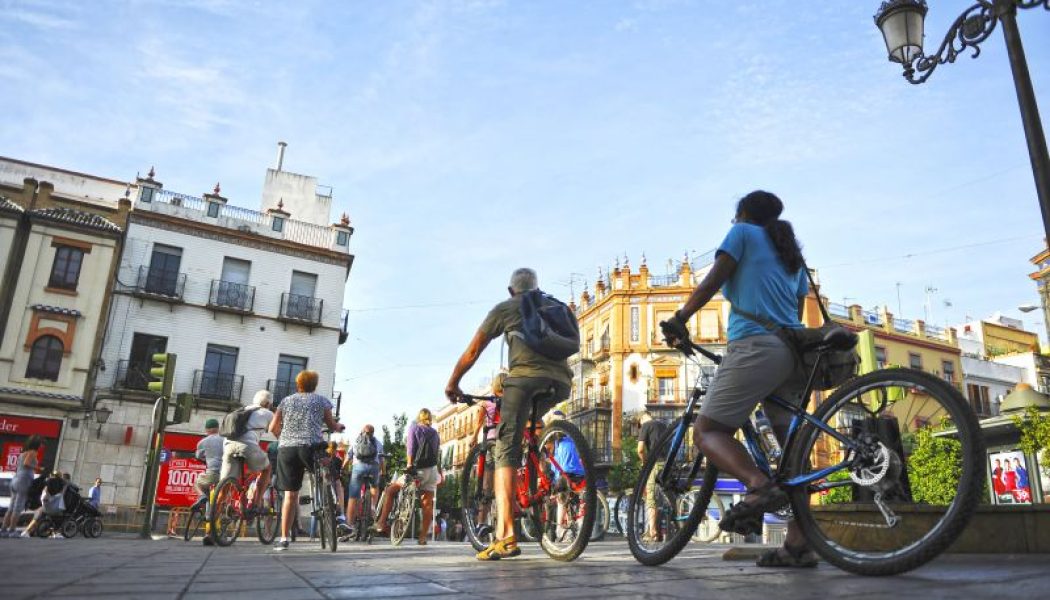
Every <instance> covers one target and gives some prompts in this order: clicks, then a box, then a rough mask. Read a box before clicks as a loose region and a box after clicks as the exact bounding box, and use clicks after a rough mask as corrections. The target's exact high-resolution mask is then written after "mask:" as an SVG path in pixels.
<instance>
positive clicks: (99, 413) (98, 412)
mask: <svg viewBox="0 0 1050 600" xmlns="http://www.w3.org/2000/svg"><path fill="white" fill-rule="evenodd" d="M111 414H113V411H112V410H110V409H108V408H106V407H105V406H103V407H102V408H97V409H95V420H96V421H98V423H99V425H103V424H105V422H106V421H108V420H109V416H110V415H111Z"/></svg>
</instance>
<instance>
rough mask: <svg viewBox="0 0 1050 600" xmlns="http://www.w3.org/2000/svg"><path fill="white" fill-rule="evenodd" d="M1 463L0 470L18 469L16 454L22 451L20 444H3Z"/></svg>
mask: <svg viewBox="0 0 1050 600" xmlns="http://www.w3.org/2000/svg"><path fill="white" fill-rule="evenodd" d="M3 452H4V454H3V463H0V464H2V466H0V470H4V471H15V470H17V469H18V456H19V455H20V454H21V453H22V444H4V451H3Z"/></svg>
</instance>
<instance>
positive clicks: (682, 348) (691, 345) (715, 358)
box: [675, 340, 722, 365]
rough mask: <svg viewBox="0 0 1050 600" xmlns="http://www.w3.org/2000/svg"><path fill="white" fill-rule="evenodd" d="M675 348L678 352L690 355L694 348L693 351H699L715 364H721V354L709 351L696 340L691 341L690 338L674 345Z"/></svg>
mask: <svg viewBox="0 0 1050 600" xmlns="http://www.w3.org/2000/svg"><path fill="white" fill-rule="evenodd" d="M686 344H688V345H686ZM675 348H676V349H677V350H678V351H679V352H681V353H682V354H685V355H686V356H692V355H693V351H694V350H695V351H697V352H699V353H700V354H702V355H703V356H705V357H706V358H707V359H709V360H710V361H711V362H713V363H715V364H716V365H720V364H722V356H721V355H718V354H715V353H714V352H711V351H710V350H708V349H707V348H704V347H703V346H701V345H700V344H697V343H696V342H693V341H691V340H687V341H686V342H684V343H681V344H679V345H677V346H675Z"/></svg>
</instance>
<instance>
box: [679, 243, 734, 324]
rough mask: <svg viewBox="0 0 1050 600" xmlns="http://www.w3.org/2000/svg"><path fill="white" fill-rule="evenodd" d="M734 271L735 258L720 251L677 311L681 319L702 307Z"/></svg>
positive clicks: (683, 319)
mask: <svg viewBox="0 0 1050 600" xmlns="http://www.w3.org/2000/svg"><path fill="white" fill-rule="evenodd" d="M735 271H736V259H734V258H733V257H732V256H730V255H729V254H727V253H725V252H722V253H720V254H719V255H718V257H717V258H716V259H715V264H714V266H712V267H711V270H710V271H708V272H707V276H706V277H704V280H703V281H701V282H700V285H698V286H696V289H695V290H693V293H692V294H690V295H689V299H688V300H687V301H686V303H685V306H683V307H682V308H681V309H680V310H679V311H678V315H679V317H681V319H682V321H687V320H689V317H691V316H693V314H695V313H696V311H698V310H700V309H701V308H703V307H704V305H705V304H707V303H708V302H709V301H710V300H711V298H713V297H714V295H715V294H717V293H718V290H720V289H722V286H723V285H725V282H726V281H729V278H730V277H732V276H733V273H734V272H735Z"/></svg>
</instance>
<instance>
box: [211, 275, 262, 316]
mask: <svg viewBox="0 0 1050 600" xmlns="http://www.w3.org/2000/svg"><path fill="white" fill-rule="evenodd" d="M208 306H210V307H211V308H216V309H219V310H226V311H231V312H239V313H250V312H252V310H253V309H254V307H255V286H253V285H246V284H243V283H234V282H232V281H223V280H221V279H213V280H212V281H211V292H210V293H209V294H208Z"/></svg>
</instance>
